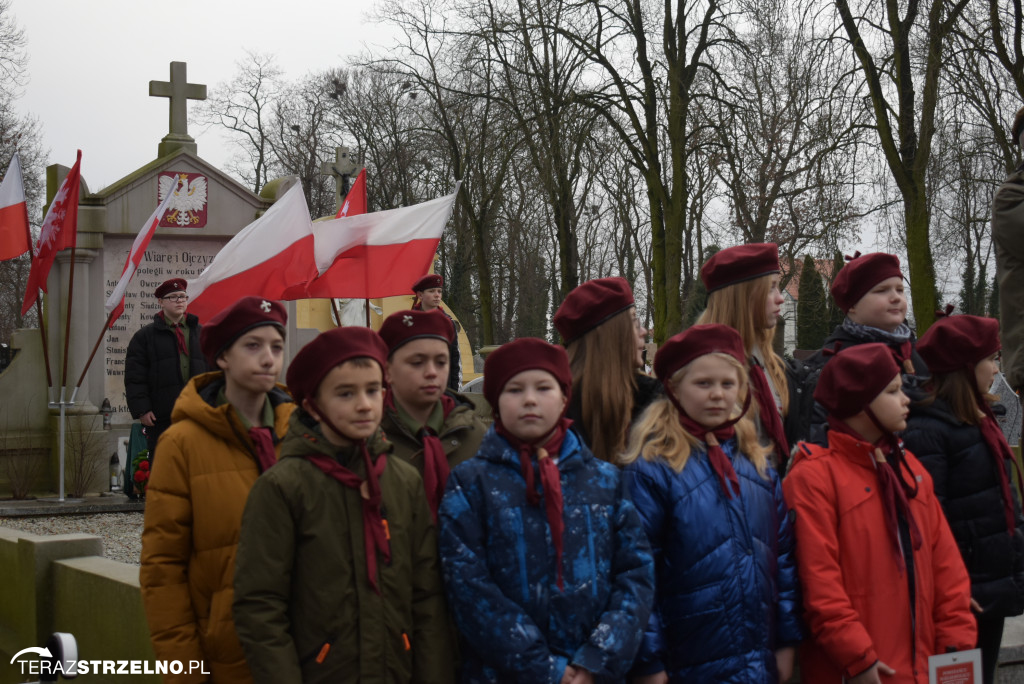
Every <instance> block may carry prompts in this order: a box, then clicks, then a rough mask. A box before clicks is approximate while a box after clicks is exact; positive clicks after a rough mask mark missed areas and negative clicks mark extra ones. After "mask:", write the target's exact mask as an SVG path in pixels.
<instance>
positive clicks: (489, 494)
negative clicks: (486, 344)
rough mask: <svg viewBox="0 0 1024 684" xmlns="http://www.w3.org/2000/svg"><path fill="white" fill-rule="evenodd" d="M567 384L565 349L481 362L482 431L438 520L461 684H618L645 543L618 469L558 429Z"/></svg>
mask: <svg viewBox="0 0 1024 684" xmlns="http://www.w3.org/2000/svg"><path fill="white" fill-rule="evenodd" d="M571 384H572V376H571V374H570V372H569V361H568V357H567V356H566V353H565V350H564V349H563V348H561V347H556V346H554V345H551V344H548V343H547V342H544V341H543V340H538V339H532V338H525V339H519V340H516V341H515V342H511V343H509V344H506V345H504V346H502V347H501V348H499V349H497V350H495V351H494V352H492V353H491V354H490V355H489V356H488V357H487V361H486V363H485V365H484V396H485V397H486V399H487V401H488V402H489V403H490V404H491V407H492V408H493V409H494V415H495V422H494V427H493V428H492V429H490V430H489V431H488V432H487V434H486V435H485V436H484V440H483V443H482V444H481V445H480V450H479V451H478V452H477V455H476V456H475V457H474V458H471V459H470V460H468V461H465V462H463V463H461V464H459V465H458V466H457V467H456V468H455V469H454V470H453V471H452V473H451V476H450V477H449V479H448V487H447V492H446V494H445V497H444V499H443V500H442V502H441V509H440V511H439V519H440V527H441V535H440V548H441V560H442V564H443V569H444V579H445V588H446V591H447V594H448V602H449V607H450V609H451V611H452V614H453V615H454V617H455V622H456V625H457V626H458V628H459V632H460V634H461V636H462V643H463V648H462V681H464V682H523V683H524V684H527V683H528V684H543V683H544V682H550V683H551V684H589V683H590V682H621V681H624V679H625V677H626V674H627V673H628V672H629V669H630V667H631V665H632V663H633V658H634V656H635V655H636V652H637V649H638V648H639V646H640V640H641V637H642V634H643V628H644V625H645V624H646V623H647V618H648V615H649V614H650V610H651V603H652V601H653V598H654V563H653V560H652V558H651V553H650V546H649V545H648V543H647V540H646V538H645V537H644V533H643V528H642V527H641V524H640V519H639V517H638V516H637V512H636V509H635V508H634V507H633V505H632V504H631V503H630V502H629V501H628V500H627V499H626V498H625V497H624V491H623V483H622V479H621V475H620V473H619V470H618V469H617V468H616V466H614V465H612V464H610V463H605V462H603V461H601V460H599V459H597V458H595V457H594V456H593V454H591V453H590V450H589V449H588V448H587V447H586V446H585V445H584V444H583V442H582V441H580V439H579V438H578V437H577V436H576V434H575V433H574V432H573V431H572V430H569V429H568V428H569V425H570V423H571V421H569V420H568V419H566V418H565V417H564V416H565V409H566V406H567V404H568V398H569V391H570V390H569V388H570V387H571Z"/></svg>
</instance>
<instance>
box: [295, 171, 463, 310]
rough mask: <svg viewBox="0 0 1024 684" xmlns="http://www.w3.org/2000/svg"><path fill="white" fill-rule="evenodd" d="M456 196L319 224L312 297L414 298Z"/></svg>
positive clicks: (309, 292)
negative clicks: (416, 280) (412, 288)
mask: <svg viewBox="0 0 1024 684" xmlns="http://www.w3.org/2000/svg"><path fill="white" fill-rule="evenodd" d="M458 192H459V186H458V184H456V186H455V192H453V193H452V194H450V195H445V196H444V197H439V198H437V199H433V200H430V201H428V202H423V203H421V204H415V205H413V206H411V207H401V208H399V209H389V210H387V211H375V212H373V213H372V214H362V215H360V216H346V217H345V218H340V219H330V220H328V221H318V222H316V223H314V224H313V234H314V235H315V236H316V240H315V254H316V267H317V270H318V272H319V273H320V275H319V276H318V277H317V278H315V279H314V280H312V281H310V282H309V284H308V285H307V286H306V296H307V297H312V298H325V299H326V298H330V297H342V298H348V299H372V298H375V297H391V296H394V295H401V294H408V293H409V285H410V278H412V277H415V276H411V275H410V274H419V273H426V272H427V271H429V270H430V266H431V264H432V263H433V261H434V254H435V252H436V251H437V245H438V243H439V242H440V241H441V234H442V233H443V232H444V227H445V224H447V223H448V218H449V217H450V216H451V213H452V208H453V207H454V206H455V197H456V195H457V194H458Z"/></svg>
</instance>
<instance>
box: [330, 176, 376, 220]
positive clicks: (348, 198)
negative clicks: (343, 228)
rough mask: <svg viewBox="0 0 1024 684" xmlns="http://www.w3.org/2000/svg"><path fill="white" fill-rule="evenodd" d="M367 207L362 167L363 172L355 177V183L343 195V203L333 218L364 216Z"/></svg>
mask: <svg viewBox="0 0 1024 684" xmlns="http://www.w3.org/2000/svg"><path fill="white" fill-rule="evenodd" d="M367 207H369V204H368V203H367V202H366V167H363V170H362V171H360V172H359V175H358V176H356V182H355V183H353V184H352V187H351V188H350V189H349V191H348V194H347V195H345V201H344V202H343V203H342V205H341V208H340V209H338V213H337V214H335V215H334V218H341V217H343V216H355V215H356V214H365V213H366V209H367Z"/></svg>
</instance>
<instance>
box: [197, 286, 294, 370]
mask: <svg viewBox="0 0 1024 684" xmlns="http://www.w3.org/2000/svg"><path fill="white" fill-rule="evenodd" d="M287 323H288V312H287V311H286V310H285V308H284V305H283V304H281V302H275V301H270V300H267V299H263V298H261V297H243V298H242V299H239V300H238V301H237V302H235V303H234V304H232V305H231V306H229V307H228V308H226V309H224V310H223V311H221V312H220V313H219V314H217V315H216V316H214V317H213V318H211V319H210V322H209V323H207V324H206V325H204V326H203V328H202V330H201V331H200V332H199V348H200V349H202V350H203V355H204V356H205V357H206V358H207V360H208V361H209V362H210V365H211V366H213V367H216V366H217V357H218V356H220V355H221V353H223V352H224V350H225V349H227V348H228V347H230V346H231V345H232V344H233V343H234V341H235V340H237V339H238V338H239V337H241V336H242V335H244V334H245V333H247V332H249V331H250V330H252V329H253V328H258V327H260V326H262V325H272V326H274V327H275V328H277V329H278V330H279V331H280V332H281V335H284V327H285V325H286V324H287Z"/></svg>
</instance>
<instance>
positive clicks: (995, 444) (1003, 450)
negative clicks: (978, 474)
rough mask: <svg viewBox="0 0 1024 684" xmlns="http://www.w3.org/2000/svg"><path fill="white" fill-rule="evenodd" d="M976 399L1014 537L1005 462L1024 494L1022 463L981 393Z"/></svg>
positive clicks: (1007, 529)
mask: <svg viewBox="0 0 1024 684" xmlns="http://www.w3.org/2000/svg"><path fill="white" fill-rule="evenodd" d="M973 367H974V365H973V364H971V368H973ZM975 397H976V398H977V401H978V405H979V406H980V407H981V411H982V413H984V414H985V417H984V418H982V419H981V423H980V424H979V425H978V427H979V428H981V438H982V439H984V440H985V445H986V446H987V447H988V453H989V454H991V456H992V462H993V464H994V465H995V467H996V472H997V473H998V474H999V489H1000V491H1002V493H1003V515H1004V516H1005V517H1006V531H1007V532H1008V533H1009V534H1010V535H1011V536H1012V535H1013V532H1014V530H1015V529H1016V528H1017V521H1016V520H1015V516H1014V510H1013V494H1012V493H1011V492H1010V478H1009V477H1007V475H1006V467H1005V462H1006V461H1009V462H1010V465H1011V467H1013V468H1014V469H1015V470H1016V472H1017V484H1018V485H1020V486H1021V491H1022V492H1024V483H1022V482H1021V472H1020V463H1019V462H1018V461H1017V458H1016V457H1015V456H1014V454H1013V450H1012V449H1010V445H1009V444H1008V443H1007V442H1006V436H1005V435H1003V431H1002V430H1000V429H999V423H997V422H996V416H995V414H994V413H992V407H991V406H989V405H988V402H987V401H985V398H984V397H983V396H981V392H975Z"/></svg>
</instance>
